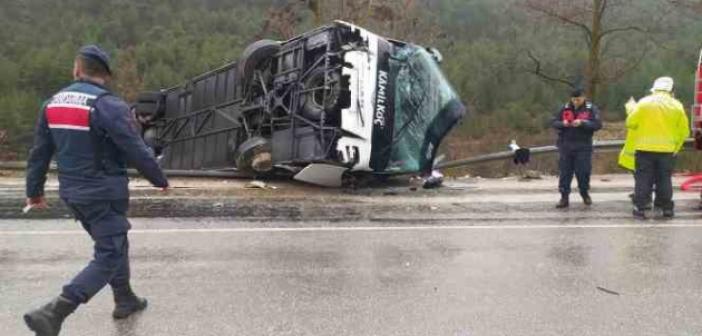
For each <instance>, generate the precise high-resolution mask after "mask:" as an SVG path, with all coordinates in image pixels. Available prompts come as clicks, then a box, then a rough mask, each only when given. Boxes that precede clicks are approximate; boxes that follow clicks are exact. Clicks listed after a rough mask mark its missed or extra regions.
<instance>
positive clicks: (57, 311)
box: [24, 296, 78, 336]
mask: <svg viewBox="0 0 702 336" xmlns="http://www.w3.org/2000/svg"><path fill="white" fill-rule="evenodd" d="M77 307H78V304H76V303H73V302H72V301H70V300H68V299H66V298H64V297H63V296H59V297H57V298H56V299H54V300H53V301H51V302H49V303H48V304H46V305H45V306H43V307H41V308H39V309H37V310H33V311H31V312H29V313H27V314H25V315H24V322H25V323H26V324H27V327H29V329H31V330H32V331H34V332H35V333H36V336H57V335H58V334H59V331H61V324H62V323H63V320H64V319H65V318H66V316H68V315H70V314H71V313H73V312H74V311H75V310H76V308H77Z"/></svg>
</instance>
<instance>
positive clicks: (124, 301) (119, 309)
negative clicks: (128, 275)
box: [112, 286, 147, 319]
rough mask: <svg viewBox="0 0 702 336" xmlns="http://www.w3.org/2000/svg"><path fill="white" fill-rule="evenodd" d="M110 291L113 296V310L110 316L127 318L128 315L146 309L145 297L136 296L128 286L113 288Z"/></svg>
mask: <svg viewBox="0 0 702 336" xmlns="http://www.w3.org/2000/svg"><path fill="white" fill-rule="evenodd" d="M112 293H113V294H114V298H115V310H114V311H113V312H112V317H114V318H116V319H123V318H127V317H129V315H132V314H134V313H136V312H138V311H141V310H144V309H146V305H147V301H146V299H144V298H140V297H138V296H136V295H135V294H134V292H132V288H131V287H129V286H127V287H122V288H113V289H112Z"/></svg>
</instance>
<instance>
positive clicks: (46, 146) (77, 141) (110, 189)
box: [24, 45, 168, 336]
mask: <svg viewBox="0 0 702 336" xmlns="http://www.w3.org/2000/svg"><path fill="white" fill-rule="evenodd" d="M73 78H74V79H75V81H74V82H73V83H72V84H70V85H69V86H68V87H66V88H64V89H63V90H61V91H59V92H58V93H56V94H55V95H54V96H53V97H51V98H50V99H49V100H48V101H47V102H46V103H45V105H44V106H43V107H42V109H41V112H40V115H39V118H38V121H37V126H36V130H35V138H34V146H33V148H32V150H31V152H30V155H29V160H28V162H27V206H29V207H34V208H44V207H46V206H47V204H46V201H45V199H44V182H45V181H46V173H47V170H48V167H49V162H50V161H51V158H52V156H53V155H54V154H55V155H56V162H57V165H58V179H59V195H60V197H61V198H62V199H63V201H64V202H65V203H66V205H67V206H68V208H69V209H70V210H71V211H72V212H73V214H74V215H75V217H76V219H77V220H79V221H80V222H81V224H82V226H83V228H84V229H85V230H86V231H87V232H88V234H89V235H90V237H91V238H92V240H93V241H94V255H93V260H92V261H91V262H90V263H89V264H88V266H86V267H85V268H84V269H83V270H82V271H81V272H80V273H78V275H76V276H75V278H73V280H71V281H70V282H69V283H68V284H66V285H65V286H64V287H63V291H62V293H61V294H60V295H59V296H58V297H56V298H55V299H54V300H53V301H51V302H49V303H48V304H46V305H45V306H43V307H41V308H39V309H36V310H34V311H31V312H29V313H27V314H25V315H24V320H25V322H26V324H27V326H28V327H29V328H30V329H31V330H33V331H34V332H35V333H36V335H39V336H44V335H52V336H53V335H58V333H59V331H60V329H61V324H62V323H63V320H64V319H65V318H66V316H68V315H69V314H71V313H72V312H73V311H74V310H75V309H76V308H77V307H78V305H79V304H81V303H86V302H88V300H90V298H92V297H93V296H94V295H95V294H97V292H99V291H100V290H101V289H102V288H103V287H104V286H105V285H107V284H109V285H110V287H111V288H112V293H113V294H114V302H115V309H114V311H113V317H114V318H117V319H119V318H125V317H127V316H129V315H130V314H132V313H134V312H137V311H140V310H143V309H144V308H146V300H145V299H143V298H140V297H137V296H136V295H135V294H134V292H132V289H131V286H130V281H129V278H130V272H129V253H128V251H129V242H128V239H127V231H128V230H129V229H130V224H129V222H128V221H127V218H126V212H127V208H128V204H129V200H128V199H129V192H128V186H127V184H128V182H129V181H128V177H127V170H126V167H127V162H130V163H131V164H132V165H133V166H134V167H135V168H136V169H137V170H138V171H139V172H141V173H142V174H143V175H144V177H146V179H148V180H149V181H150V182H151V183H152V184H153V185H154V186H156V187H159V188H161V189H162V190H164V191H165V190H166V188H167V187H168V181H167V180H166V177H165V176H164V174H163V172H162V171H161V169H160V168H159V166H158V164H157V162H156V160H155V159H154V157H153V155H152V154H151V152H150V151H149V150H148V148H147V147H146V145H145V144H144V141H143V140H142V139H141V137H140V136H139V134H138V131H137V126H136V125H135V123H136V122H135V120H134V118H133V117H132V116H131V114H130V113H129V106H127V104H126V103H125V102H124V101H123V100H122V99H120V98H118V97H117V96H115V95H114V94H112V93H111V92H110V91H109V90H108V89H107V88H106V87H105V85H106V84H107V83H108V82H109V81H110V79H111V71H110V64H109V57H108V55H107V54H106V53H105V52H104V51H102V50H101V49H100V48H99V47H97V46H94V45H90V46H84V47H82V48H81V49H80V50H79V52H78V55H77V56H76V58H75V60H74V66H73Z"/></svg>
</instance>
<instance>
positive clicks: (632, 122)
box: [626, 77, 690, 219]
mask: <svg viewBox="0 0 702 336" xmlns="http://www.w3.org/2000/svg"><path fill="white" fill-rule="evenodd" d="M673 86H674V82H673V79H672V78H670V77H661V78H658V79H656V81H655V82H654V83H653V88H651V95H649V96H647V97H645V98H643V99H641V100H640V101H639V103H638V104H637V105H636V108H635V109H634V112H632V113H631V114H630V115H629V116H628V117H627V118H626V127H627V129H628V130H629V131H630V132H632V131H633V132H635V134H636V136H635V138H634V139H633V141H634V150H635V151H636V154H635V156H636V171H635V174H634V178H635V180H636V186H635V188H634V210H633V215H634V217H635V218H639V219H645V218H646V217H647V216H648V215H647V211H648V210H650V204H651V193H652V190H653V188H654V186H655V193H656V199H655V201H654V202H653V206H654V210H655V211H654V213H655V215H656V216H657V217H661V216H662V217H664V218H672V217H673V215H674V212H673V208H674V203H673V183H672V178H671V176H672V174H673V167H674V166H675V155H676V154H677V153H678V151H680V149H681V148H682V146H683V144H684V143H685V139H687V137H688V136H689V134H690V125H689V124H688V119H687V115H686V114H685V109H684V108H683V105H682V104H681V103H680V102H679V101H678V100H677V99H675V98H674V97H673Z"/></svg>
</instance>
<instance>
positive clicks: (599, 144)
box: [435, 138, 695, 169]
mask: <svg viewBox="0 0 702 336" xmlns="http://www.w3.org/2000/svg"><path fill="white" fill-rule="evenodd" d="M694 142H695V140H694V139H692V138H690V139H687V140H686V141H685V146H684V149H686V150H689V149H692V148H693V145H694ZM592 147H593V149H594V150H597V151H598V152H617V151H620V150H621V149H622V147H624V140H602V141H595V142H594V143H593V144H592ZM529 151H530V153H531V155H532V156H534V155H543V154H551V153H558V147H556V146H543V147H533V148H529ZM513 157H514V152H512V151H511V150H509V151H504V152H497V153H491V154H486V155H479V156H474V157H472V158H468V159H462V160H455V161H449V162H443V163H440V164H438V165H436V167H435V168H436V169H448V168H458V167H467V166H470V165H474V164H481V163H486V162H492V161H500V160H508V159H512V158H513Z"/></svg>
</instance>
